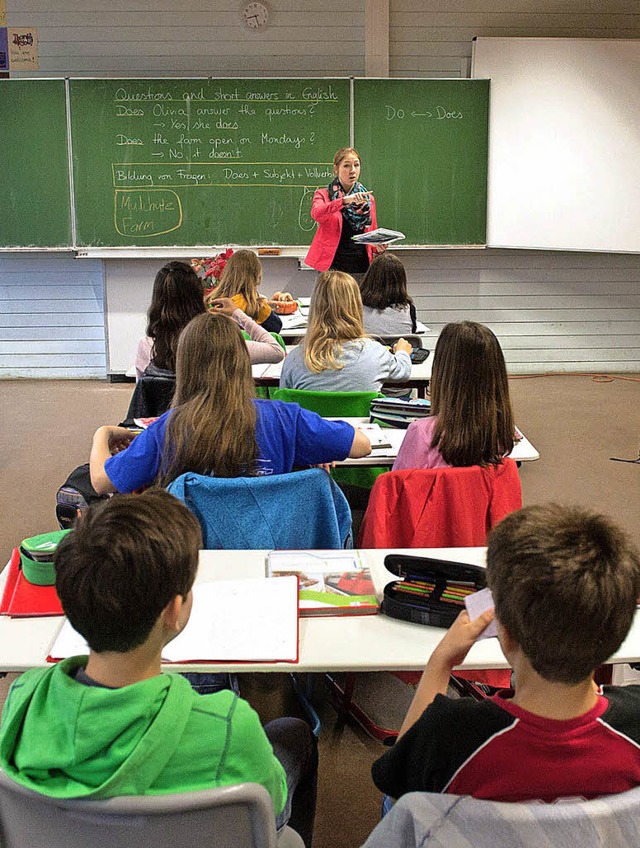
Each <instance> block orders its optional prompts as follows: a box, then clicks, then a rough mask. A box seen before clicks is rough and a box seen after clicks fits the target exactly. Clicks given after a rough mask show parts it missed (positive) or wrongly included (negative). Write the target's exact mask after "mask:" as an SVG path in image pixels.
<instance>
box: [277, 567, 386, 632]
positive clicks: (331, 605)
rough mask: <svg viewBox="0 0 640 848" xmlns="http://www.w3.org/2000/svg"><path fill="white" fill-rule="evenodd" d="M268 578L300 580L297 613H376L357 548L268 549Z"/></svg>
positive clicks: (368, 576) (369, 580) (368, 575)
mask: <svg viewBox="0 0 640 848" xmlns="http://www.w3.org/2000/svg"><path fill="white" fill-rule="evenodd" d="M266 566H267V575H268V576H269V577H282V578H284V577H290V576H291V575H295V576H296V577H297V578H298V580H299V581H300V615H301V616H302V617H307V616H325V615H372V614H374V613H377V612H378V608H379V606H380V605H379V603H378V600H377V599H376V594H375V589H374V585H373V580H372V578H371V572H370V571H369V569H368V568H367V567H366V566H364V564H363V563H362V561H361V559H360V553H359V551H317V552H313V553H312V552H310V551H271V553H269V554H268V556H267V563H266Z"/></svg>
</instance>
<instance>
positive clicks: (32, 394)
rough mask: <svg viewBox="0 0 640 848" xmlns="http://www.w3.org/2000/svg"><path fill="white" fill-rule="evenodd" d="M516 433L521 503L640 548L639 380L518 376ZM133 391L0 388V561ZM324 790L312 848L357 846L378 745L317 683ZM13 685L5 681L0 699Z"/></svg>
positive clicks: (266, 705) (274, 679) (265, 679)
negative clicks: (561, 506) (597, 519)
mask: <svg viewBox="0 0 640 848" xmlns="http://www.w3.org/2000/svg"><path fill="white" fill-rule="evenodd" d="M510 382H511V393H512V399H513V405H514V410H515V416H516V421H517V424H518V426H519V427H520V428H521V429H522V430H523V431H524V433H525V434H526V436H527V437H528V438H529V440H530V441H531V442H532V443H533V444H534V445H535V447H536V448H537V449H538V451H539V452H540V459H539V460H538V461H537V462H533V463H525V464H524V465H523V466H522V467H521V469H520V474H521V479H522V489H523V498H524V503H525V504H532V503H541V502H544V501H561V502H571V503H576V504H581V505H583V506H587V507H591V508H593V509H597V510H600V511H602V512H605V513H607V514H608V515H610V516H611V517H612V518H614V519H615V520H616V521H618V522H619V524H620V525H621V526H622V527H623V528H624V529H625V530H626V531H627V532H628V533H629V534H630V535H631V537H632V538H633V539H634V540H635V542H636V543H637V544H639V545H640V521H639V520H638V516H639V514H640V464H630V463H624V462H612V461H611V460H610V457H614V456H615V457H621V458H625V459H635V458H636V457H637V456H638V451H639V449H640V446H639V442H640V377H638V376H636V377H631V376H627V375H625V376H624V377H614V378H613V379H610V380H606V381H605V380H602V378H593V377H592V376H591V375H587V376H574V375H559V376H544V377H515V378H512V379H511V381H510ZM132 388H133V387H132V385H131V384H118V383H116V384H109V383H106V382H98V381H44V380H43V381H35V380H20V381H17V380H16V381H2V382H0V408H1V409H2V427H1V428H0V492H1V508H0V562H6V561H7V560H8V558H9V554H10V551H11V548H12V547H13V546H14V545H15V544H17V543H18V542H19V541H20V540H21V539H22V538H24V537H26V536H30V535H34V534H36V533H42V532H44V531H46V530H50V529H55V527H56V524H55V515H54V503H55V492H56V489H57V488H58V486H60V485H61V484H62V483H63V482H64V480H65V478H66V476H67V474H68V473H69V472H70V471H71V470H72V469H73V468H74V467H75V466H76V465H79V464H80V463H82V462H86V461H87V459H88V456H89V448H90V445H91V437H92V435H93V431H94V430H95V429H96V427H98V426H99V425H100V424H104V423H117V422H118V421H120V420H122V419H123V418H124V416H125V413H126V410H127V406H128V403H129V399H130V396H131V392H132ZM317 684H318V685H317V687H316V688H317V696H318V698H317V699H318V705H319V710H318V711H319V714H320V717H321V720H322V733H321V737H320V763H321V765H320V794H319V800H318V816H317V821H316V832H315V841H314V846H315V848H342V846H345V848H348V847H349V846H358V845H360V844H361V843H362V842H363V841H364V839H365V837H366V835H367V834H368V832H369V831H370V830H371V829H372V827H373V826H374V825H375V823H376V821H377V819H378V817H379V810H380V798H379V794H378V793H377V791H376V790H375V788H374V787H373V785H372V783H371V780H370V776H369V769H370V765H371V763H372V762H373V760H374V759H376V758H377V757H378V756H379V755H380V754H381V753H382V752H383V750H384V749H383V747H382V745H381V744H380V743H378V742H374V741H373V740H372V739H370V738H369V737H367V736H366V735H365V734H364V733H362V732H361V731H360V730H359V729H358V728H357V727H355V726H352V725H351V724H349V723H347V724H344V723H343V722H340V721H338V720H337V718H336V713H335V711H334V710H333V708H332V706H331V704H330V699H329V697H328V694H326V690H325V687H324V684H323V681H322V678H318V680H317ZM241 689H242V693H243V695H244V696H245V697H246V698H247V699H248V700H249V701H250V702H251V703H252V704H253V705H254V706H255V707H256V709H257V710H258V711H259V713H260V715H261V717H262V718H263V720H265V721H266V720H268V719H269V718H272V717H275V716H276V715H278V714H282V713H283V712H289V713H298V712H299V706H298V703H297V701H296V699H295V698H293V697H292V696H291V687H290V683H289V680H288V678H287V677H286V676H285V675H272V674H255V675H246V676H244V677H243V678H242V680H241ZM5 690H6V682H5V681H0V702H2V700H3V695H4V692H5Z"/></svg>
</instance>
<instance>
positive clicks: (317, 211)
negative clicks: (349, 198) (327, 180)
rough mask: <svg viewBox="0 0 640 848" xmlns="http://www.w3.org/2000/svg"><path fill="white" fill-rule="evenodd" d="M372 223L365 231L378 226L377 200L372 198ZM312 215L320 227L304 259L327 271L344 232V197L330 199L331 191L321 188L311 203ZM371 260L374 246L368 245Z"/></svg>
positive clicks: (308, 263) (309, 263)
mask: <svg viewBox="0 0 640 848" xmlns="http://www.w3.org/2000/svg"><path fill="white" fill-rule="evenodd" d="M370 202H371V224H370V225H369V226H368V227H365V232H369V231H370V230H375V229H376V228H377V226H378V221H377V218H376V202H375V199H374V198H373V197H372V198H371V201H370ZM311 217H312V218H313V220H314V221H317V223H318V229H317V230H316V234H315V235H314V237H313V241H312V242H311V247H310V248H309V252H308V253H307V255H306V256H305V258H304V261H305V263H306V264H307V265H309V266H310V267H311V268H315V269H316V271H327V270H328V269H329V268H330V267H331V263H332V262H333V257H334V256H335V255H336V250H337V249H338V244H339V243H340V234H341V233H342V198H341V197H339V198H338V199H337V200H329V192H328V191H327V189H326V188H319V189H317V190H316V191H315V193H314V195H313V202H312V204H311ZM367 254H368V256H369V262H371V257H372V256H373V247H372V246H371V245H370V244H368V245H367Z"/></svg>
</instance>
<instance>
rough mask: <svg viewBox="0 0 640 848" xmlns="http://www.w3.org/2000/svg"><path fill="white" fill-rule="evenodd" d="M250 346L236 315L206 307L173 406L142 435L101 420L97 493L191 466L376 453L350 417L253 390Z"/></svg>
mask: <svg viewBox="0 0 640 848" xmlns="http://www.w3.org/2000/svg"><path fill="white" fill-rule="evenodd" d="M253 394H254V391H253V379H252V376H251V363H250V359H249V354H248V352H247V347H246V345H245V343H244V339H243V337H242V334H241V332H240V329H239V327H238V326H237V324H236V323H235V322H234V321H232V320H230V319H229V318H228V317H226V316H225V315H221V314H209V313H203V314H202V315H198V316H197V317H196V318H193V319H192V320H191V321H190V322H189V324H188V325H187V326H186V327H185V329H184V330H183V331H182V333H181V334H180V339H179V341H178V347H177V353H176V393H175V396H174V400H173V407H172V409H170V410H169V412H166V413H165V414H164V415H162V416H160V418H158V419H157V420H156V421H154V422H153V423H152V424H150V425H149V427H148V428H147V429H146V430H144V431H143V432H142V433H140V434H139V435H137V436H136V435H135V434H134V433H132V432H131V431H130V430H126V429H124V428H122V427H110V426H106V427H100V428H99V429H98V430H97V431H96V433H95V435H94V437H93V445H92V449H91V457H90V470H91V482H92V484H93V486H94V488H95V490H96V491H97V492H98V493H99V494H106V493H109V492H116V491H117V492H132V491H135V490H136V489H140V488H143V487H145V486H149V485H151V484H153V483H155V484H157V485H160V486H163V487H166V486H168V485H169V483H170V482H171V481H172V480H175V479H176V477H179V476H180V475H181V474H184V473H185V472H187V471H192V472H195V473H196V474H206V475H211V476H216V477H243V476H244V477H251V476H255V475H258V474H284V473H286V472H289V471H291V470H292V469H293V467H294V466H309V465H321V464H326V463H330V462H333V461H335V460H342V459H345V458H346V457H347V456H350V457H360V456H366V455H367V454H369V453H370V452H371V445H370V443H369V440H368V438H367V437H366V435H365V434H364V433H362V432H361V431H360V430H355V429H354V428H353V427H352V426H351V425H350V424H347V423H346V422H344V421H325V420H324V419H323V418H320V416H318V415H316V414H315V413H313V412H309V411H308V410H304V409H301V408H300V407H299V406H298V405H297V404H291V403H282V402H280V401H274V400H257V399H256V398H255V397H253Z"/></svg>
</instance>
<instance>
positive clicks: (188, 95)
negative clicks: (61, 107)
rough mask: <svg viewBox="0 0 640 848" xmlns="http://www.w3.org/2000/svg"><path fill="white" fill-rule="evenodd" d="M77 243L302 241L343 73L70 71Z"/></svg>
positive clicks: (345, 98) (342, 116) (337, 132)
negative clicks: (227, 75) (111, 74)
mask: <svg viewBox="0 0 640 848" xmlns="http://www.w3.org/2000/svg"><path fill="white" fill-rule="evenodd" d="M70 104H71V137H72V158H73V175H74V190H75V212H76V227H77V244H78V246H153V245H164V246H170V245H184V246H191V245H208V244H228V243H232V244H233V243H235V244H238V243H239V244H251V245H274V244H275V245H302V244H309V243H310V241H311V238H312V236H313V232H314V230H315V225H314V223H313V221H312V220H311V217H310V214H309V211H310V208H311V198H312V195H313V191H314V190H315V188H317V187H318V186H322V185H327V184H328V183H329V182H330V180H331V174H332V167H331V166H332V160H333V155H334V153H335V151H336V149H338V148H339V147H341V146H343V145H345V144H347V143H348V139H349V115H350V101H349V82H348V80H344V79H343V80H323V79H316V80H313V79H288V80H287V79H171V80H167V79H165V80H153V79H128V80H117V79H103V80H97V79H74V80H71V81H70Z"/></svg>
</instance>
